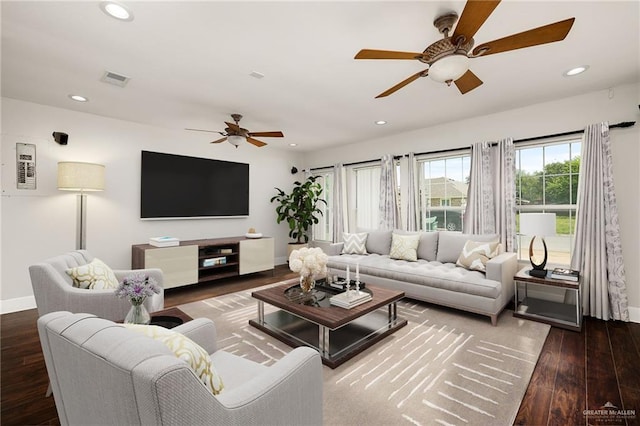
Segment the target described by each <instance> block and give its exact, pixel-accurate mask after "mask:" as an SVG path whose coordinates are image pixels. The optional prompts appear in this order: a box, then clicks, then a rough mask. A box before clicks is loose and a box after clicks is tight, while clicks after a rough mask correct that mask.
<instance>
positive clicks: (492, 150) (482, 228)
mask: <svg viewBox="0 0 640 426" xmlns="http://www.w3.org/2000/svg"><path fill="white" fill-rule="evenodd" d="M515 176H516V165H515V147H514V145H513V139H511V138H507V139H502V140H500V141H498V142H496V143H490V142H479V143H476V144H473V145H472V146H471V173H470V180H469V188H468V192H467V207H466V209H465V214H464V224H463V232H465V233H472V234H493V233H497V234H500V242H501V243H502V244H503V246H504V248H505V250H506V251H509V252H512V251H515V247H516V224H515V221H516V219H515V204H516V180H515Z"/></svg>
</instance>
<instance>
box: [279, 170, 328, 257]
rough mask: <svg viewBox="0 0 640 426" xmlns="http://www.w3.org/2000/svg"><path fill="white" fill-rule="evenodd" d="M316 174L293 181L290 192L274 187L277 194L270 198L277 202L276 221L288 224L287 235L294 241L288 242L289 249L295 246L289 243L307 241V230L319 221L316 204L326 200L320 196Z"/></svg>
mask: <svg viewBox="0 0 640 426" xmlns="http://www.w3.org/2000/svg"><path fill="white" fill-rule="evenodd" d="M316 179H318V176H309V177H308V178H307V180H305V181H304V182H299V181H295V182H294V183H293V189H292V190H291V193H290V194H287V193H286V192H284V191H283V190H281V189H280V188H276V190H277V191H278V195H275V196H274V197H272V198H271V202H272V203H273V202H277V207H276V213H277V215H278V219H277V223H280V222H287V223H288V224H289V237H290V238H291V239H293V240H295V242H293V243H289V248H290V251H291V250H292V249H293V248H295V247H293V248H292V247H291V245H304V244H306V243H307V242H309V235H308V231H309V229H310V228H311V226H312V225H313V224H314V223H318V222H319V219H318V218H319V216H320V215H322V210H320V209H319V208H318V206H317V204H318V203H319V202H320V203H324V204H325V205H326V204H327V202H326V201H325V200H323V199H322V198H320V194H322V186H321V185H320V184H319V183H318V182H316Z"/></svg>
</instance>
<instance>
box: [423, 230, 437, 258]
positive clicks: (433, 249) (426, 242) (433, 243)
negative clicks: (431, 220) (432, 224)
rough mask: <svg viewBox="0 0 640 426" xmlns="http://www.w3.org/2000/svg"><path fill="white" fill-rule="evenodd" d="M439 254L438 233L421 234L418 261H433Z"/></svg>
mask: <svg viewBox="0 0 640 426" xmlns="http://www.w3.org/2000/svg"><path fill="white" fill-rule="evenodd" d="M437 254H438V232H421V233H420V244H418V259H424V260H429V261H433V260H436V259H437Z"/></svg>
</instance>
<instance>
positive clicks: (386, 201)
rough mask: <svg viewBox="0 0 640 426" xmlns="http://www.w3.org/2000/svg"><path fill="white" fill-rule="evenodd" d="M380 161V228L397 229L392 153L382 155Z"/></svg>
mask: <svg viewBox="0 0 640 426" xmlns="http://www.w3.org/2000/svg"><path fill="white" fill-rule="evenodd" d="M380 163H381V170H380V206H379V213H380V229H397V228H398V222H399V220H398V218H399V217H400V214H399V212H398V200H397V196H396V193H397V188H398V185H397V183H396V168H395V164H394V161H393V155H384V156H383V157H382V159H381V161H380Z"/></svg>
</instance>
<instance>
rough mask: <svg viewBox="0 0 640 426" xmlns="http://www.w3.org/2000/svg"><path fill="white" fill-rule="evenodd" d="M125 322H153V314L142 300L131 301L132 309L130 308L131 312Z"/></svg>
mask: <svg viewBox="0 0 640 426" xmlns="http://www.w3.org/2000/svg"><path fill="white" fill-rule="evenodd" d="M124 322H125V324H149V323H150V322H151V315H150V314H149V311H147V308H145V306H144V304H143V303H142V302H140V303H134V302H131V309H129V313H127V316H126V317H125V319H124Z"/></svg>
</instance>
